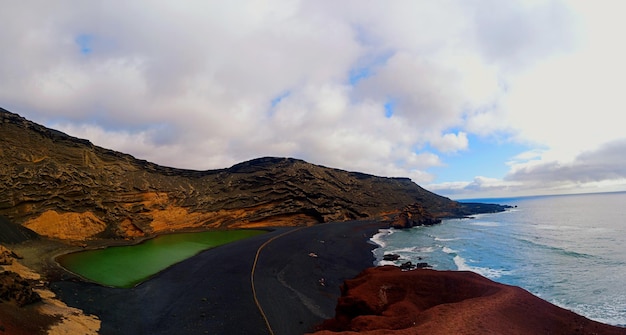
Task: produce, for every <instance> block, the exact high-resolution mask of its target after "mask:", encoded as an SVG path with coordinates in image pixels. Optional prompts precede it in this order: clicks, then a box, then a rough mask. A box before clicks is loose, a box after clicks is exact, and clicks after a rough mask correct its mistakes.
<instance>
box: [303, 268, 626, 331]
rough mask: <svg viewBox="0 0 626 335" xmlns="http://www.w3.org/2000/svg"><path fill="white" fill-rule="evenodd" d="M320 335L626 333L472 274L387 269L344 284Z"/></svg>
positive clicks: (376, 269)
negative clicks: (338, 333) (331, 316)
mask: <svg viewBox="0 0 626 335" xmlns="http://www.w3.org/2000/svg"><path fill="white" fill-rule="evenodd" d="M319 329H320V331H318V332H316V333H315V334H316V335H324V334H326V335H329V334H337V333H336V332H344V333H345V334H351V333H352V334H353V332H358V333H359V334H372V335H373V334H429V335H436V334H626V328H620V327H614V326H610V325H606V324H602V323H599V322H595V321H592V320H589V319H587V318H585V317H583V316H580V315H577V314H575V313H573V312H571V311H568V310H566V309H563V308H560V307H557V306H555V305H553V304H551V303H549V302H546V301H544V300H542V299H540V298H538V297H536V296H534V295H532V294H531V293H529V292H527V291H525V290H523V289H521V288H519V287H514V286H508V285H503V284H499V283H496V282H493V281H491V280H489V279H487V278H484V277H482V276H480V275H478V274H475V273H472V272H459V271H435V270H428V269H419V270H413V271H401V270H400V269H399V268H397V267H393V266H385V267H378V268H370V269H367V270H365V271H363V272H362V273H361V274H360V275H359V276H357V277H356V278H355V279H352V280H347V281H345V284H344V286H343V288H342V296H341V298H340V299H339V303H338V306H337V310H336V315H335V318H334V319H330V320H327V321H325V322H324V324H323V325H321V326H320V328H319Z"/></svg>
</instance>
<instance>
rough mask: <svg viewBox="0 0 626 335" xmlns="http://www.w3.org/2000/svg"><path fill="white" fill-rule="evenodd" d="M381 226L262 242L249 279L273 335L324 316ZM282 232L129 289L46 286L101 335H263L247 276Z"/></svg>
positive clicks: (332, 227) (317, 229)
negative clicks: (91, 319)
mask: <svg viewBox="0 0 626 335" xmlns="http://www.w3.org/2000/svg"><path fill="white" fill-rule="evenodd" d="M382 226H383V224H381V223H380V222H371V221H369V222H362V221H361V222H356V221H353V222H345V223H328V224H320V225H316V226H313V227H308V228H304V229H300V230H297V231H293V232H291V233H289V234H287V235H285V236H283V237H279V238H277V239H275V240H274V241H272V242H271V243H269V244H268V245H267V246H266V247H265V248H264V249H263V250H262V251H261V253H260V257H259V260H258V264H257V268H256V273H255V277H254V278H255V287H256V291H257V296H258V299H259V301H260V303H261V305H262V307H263V309H264V311H265V313H266V315H267V317H268V319H269V321H270V325H271V327H272V329H273V331H274V334H276V335H281V334H289V335H291V334H302V333H305V332H308V331H312V330H313V328H314V326H316V325H317V324H319V323H321V322H322V321H323V320H324V319H327V318H331V317H332V316H333V315H334V311H335V306H336V303H337V299H338V297H339V295H340V290H339V287H340V285H341V283H343V281H344V280H346V279H349V278H352V277H354V276H356V275H357V274H358V273H359V272H361V271H362V270H363V269H365V268H367V267H369V266H371V265H372V264H373V263H372V262H373V261H374V258H373V255H372V253H371V249H372V248H373V247H374V246H373V245H371V244H369V243H368V241H369V237H370V236H372V235H373V234H374V233H375V232H376V231H377V230H378V228H380V227H382ZM290 230H294V228H280V229H277V230H276V231H273V232H270V233H268V234H264V235H259V236H255V237H252V238H249V239H245V240H241V241H237V242H234V243H231V244H227V245H223V246H220V247H217V248H214V249H211V250H207V251H205V252H202V253H200V254H199V255H197V256H195V257H192V258H190V259H188V260H186V261H183V262H181V263H178V264H176V265H174V266H172V267H170V268H168V269H166V270H165V271H163V272H161V273H160V274H158V275H156V276H155V277H154V278H152V279H150V280H148V281H146V282H144V283H142V284H140V285H139V286H137V287H135V288H133V289H116V288H108V287H102V286H100V285H96V284H91V283H85V282H81V281H69V280H67V281H58V282H54V283H52V284H51V287H52V289H53V291H54V292H55V293H56V294H57V295H58V296H59V297H60V298H61V299H62V300H63V301H64V302H65V303H66V304H68V305H70V306H74V307H78V308H81V309H83V310H84V311H85V313H88V314H95V315H97V316H98V317H99V318H100V320H101V321H102V325H101V334H104V335H106V334H269V331H268V330H267V326H266V324H265V321H264V320H263V318H262V316H261V314H260V312H259V311H258V309H257V307H256V305H255V303H254V299H253V295H252V287H251V284H250V273H251V269H252V264H253V261H254V257H255V254H256V252H257V249H258V248H259V247H260V246H261V245H262V244H263V243H264V242H265V241H267V240H269V239H271V238H272V237H275V236H277V235H280V234H282V233H284V232H287V231H290ZM309 253H314V254H315V255H317V257H311V256H309Z"/></svg>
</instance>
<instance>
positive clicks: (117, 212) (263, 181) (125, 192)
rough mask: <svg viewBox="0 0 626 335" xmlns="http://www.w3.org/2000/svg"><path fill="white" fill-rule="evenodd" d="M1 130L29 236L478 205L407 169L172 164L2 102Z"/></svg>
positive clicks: (1, 198) (8, 214)
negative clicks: (397, 172)
mask: <svg viewBox="0 0 626 335" xmlns="http://www.w3.org/2000/svg"><path fill="white" fill-rule="evenodd" d="M0 133H1V134H2V136H1V137H0V217H2V216H4V217H5V218H7V219H9V221H10V222H12V223H17V224H19V225H21V226H23V227H24V228H25V230H22V231H19V232H18V233H19V234H21V236H22V237H24V236H28V234H29V233H28V231H30V232H35V233H37V234H39V235H43V236H48V237H54V238H59V239H65V240H82V239H98V238H135V237H141V236H146V235H153V234H155V233H159V232H163V231H174V230H179V229H184V228H200V227H210V228H219V227H237V226H238V227H255V226H271V225H311V224H316V223H321V222H329V221H337V220H351V219H363V218H375V217H380V216H387V217H389V218H393V217H394V216H395V215H397V214H398V212H399V209H400V208H403V207H404V206H406V205H408V204H414V203H419V204H420V205H421V206H422V209H421V212H420V213H422V214H420V215H422V216H423V217H427V215H426V214H424V213H425V212H429V213H431V214H432V215H433V216H434V217H437V218H439V217H446V216H454V217H458V216H465V215H469V214H472V213H475V211H474V209H473V208H472V207H470V206H467V205H464V204H461V203H458V202H455V201H451V200H450V199H448V198H445V197H441V196H438V195H436V194H433V193H431V192H429V191H427V190H425V189H423V188H421V187H420V186H418V185H417V184H415V183H413V182H412V181H411V180H409V179H406V178H384V177H376V176H372V175H367V174H362V173H357V172H348V171H343V170H338V169H331V168H327V167H323V166H319V165H314V164H310V163H307V162H304V161H302V160H298V159H292V158H274V157H265V158H259V159H255V160H251V161H248V162H244V163H240V164H237V165H235V166H232V167H230V168H225V169H218V170H208V171H192V170H183V169H174V168H168V167H163V166H159V165H156V164H153V163H150V162H147V161H143V160H139V159H135V158H134V157H132V156H130V155H126V154H123V153H119V152H115V151H111V150H107V149H104V148H100V147H98V146H95V145H93V144H92V143H90V142H89V141H87V140H83V139H78V138H74V137H71V136H68V135H66V134H64V133H61V132H59V131H56V130H53V129H48V128H46V127H43V126H41V125H38V124H36V123H33V122H30V121H28V120H26V119H24V118H22V117H20V116H19V115H16V114H13V113H10V112H8V111H6V110H2V109H0ZM409 220H413V222H417V221H415V220H416V219H412V217H410V218H409ZM418 221H419V220H418ZM13 233H15V231H13ZM2 236H3V232H2V231H1V229H0V241H2V240H1V238H2ZM5 242H7V241H5Z"/></svg>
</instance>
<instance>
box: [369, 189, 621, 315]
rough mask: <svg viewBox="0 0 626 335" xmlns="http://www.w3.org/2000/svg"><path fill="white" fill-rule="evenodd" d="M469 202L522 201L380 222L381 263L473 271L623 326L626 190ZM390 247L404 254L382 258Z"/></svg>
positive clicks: (575, 310)
mask: <svg viewBox="0 0 626 335" xmlns="http://www.w3.org/2000/svg"><path fill="white" fill-rule="evenodd" d="M472 201H480V202H489V203H499V204H507V205H511V206H517V207H514V208H511V209H509V210H507V211H506V212H502V213H495V214H481V215H476V216H475V217H474V218H472V219H450V220H444V221H443V222H442V224H440V225H435V226H430V227H415V228H411V229H405V230H394V229H383V230H381V231H380V232H379V233H378V234H377V235H375V236H374V237H373V238H372V240H373V241H374V242H376V243H377V244H379V245H380V247H379V248H377V249H375V250H374V255H375V256H376V258H377V260H378V261H377V263H378V264H379V265H384V264H391V263H394V264H401V263H403V262H406V261H411V262H413V263H417V262H426V263H428V264H429V265H431V266H432V267H433V268H434V269H438V270H468V271H473V272H476V273H479V274H481V275H483V276H485V277H487V278H490V279H492V280H494V281H497V282H500V283H504V284H509V285H515V286H520V287H522V288H524V289H526V290H528V291H530V292H531V293H533V294H535V295H537V296H539V297H541V298H542V299H545V300H547V301H550V302H552V303H554V304H556V305H558V306H561V307H564V308H567V309H569V310H572V311H574V312H576V313H578V314H580V315H583V316H586V317H588V318H590V319H592V320H596V321H600V322H603V323H608V324H613V325H620V326H626V193H602V194H585V195H562V196H540V197H526V198H508V199H474V200H472ZM389 253H392V254H397V255H400V256H401V258H400V259H399V260H397V261H395V262H388V261H383V260H382V256H383V255H384V254H389Z"/></svg>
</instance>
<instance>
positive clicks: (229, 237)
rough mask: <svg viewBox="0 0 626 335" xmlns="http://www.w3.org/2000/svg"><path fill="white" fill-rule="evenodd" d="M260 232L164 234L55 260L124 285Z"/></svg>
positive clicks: (105, 282) (107, 282)
mask: <svg viewBox="0 0 626 335" xmlns="http://www.w3.org/2000/svg"><path fill="white" fill-rule="evenodd" d="M263 233H265V231H263V230H225V231H206V232H199V233H179V234H168V235H161V236H157V237H155V238H153V239H150V240H147V241H145V242H143V243H140V244H136V245H131V246H120V247H109V248H104V249H97V250H87V251H82V252H76V253H72V254H67V255H63V256H61V257H59V258H58V259H57V261H58V262H59V264H61V265H62V266H63V267H65V268H67V269H69V270H70V271H72V272H74V273H76V274H78V275H80V276H82V277H83V278H86V279H89V280H91V281H94V282H96V283H100V284H103V285H107V286H113V287H125V288H128V287H133V286H135V285H137V284H138V283H140V282H142V281H144V280H146V279H147V278H149V277H150V276H152V275H154V274H156V273H158V272H160V271H162V270H164V269H166V268H167V267H169V266H171V265H173V264H176V263H178V262H180V261H183V260H185V259H187V258H189V257H191V256H194V255H196V254H197V253H199V252H200V251H203V250H206V249H210V248H213V247H216V246H219V245H222V244H226V243H230V242H233V241H236V240H240V239H243V238H247V237H252V236H255V235H259V234H263Z"/></svg>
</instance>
